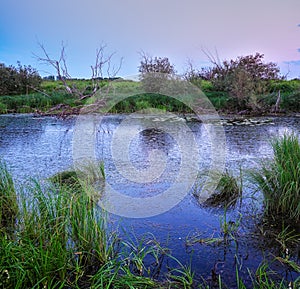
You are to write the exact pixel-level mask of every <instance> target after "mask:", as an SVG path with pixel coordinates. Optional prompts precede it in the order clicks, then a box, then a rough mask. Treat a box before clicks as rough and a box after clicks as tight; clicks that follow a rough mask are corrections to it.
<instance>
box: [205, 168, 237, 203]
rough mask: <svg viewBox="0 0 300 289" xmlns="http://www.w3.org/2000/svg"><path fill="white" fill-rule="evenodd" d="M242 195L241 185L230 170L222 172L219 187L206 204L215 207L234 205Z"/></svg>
mask: <svg viewBox="0 0 300 289" xmlns="http://www.w3.org/2000/svg"><path fill="white" fill-rule="evenodd" d="M240 197H241V186H239V184H238V181H237V178H235V177H234V176H233V175H232V174H231V173H230V172H229V171H228V170H226V171H225V172H223V173H222V175H221V177H220V181H219V183H218V185H217V188H216V190H215V192H214V194H212V196H210V197H209V198H208V199H207V200H206V202H205V203H206V205H209V206H213V207H225V208H229V207H233V206H234V205H235V204H236V202H237V200H238V199H239V198H240Z"/></svg>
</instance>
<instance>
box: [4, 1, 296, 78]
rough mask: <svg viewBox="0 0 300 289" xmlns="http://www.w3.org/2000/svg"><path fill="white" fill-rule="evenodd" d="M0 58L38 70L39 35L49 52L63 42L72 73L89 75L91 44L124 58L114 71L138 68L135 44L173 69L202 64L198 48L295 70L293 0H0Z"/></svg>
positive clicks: (44, 71) (44, 70)
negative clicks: (261, 59) (165, 60)
mask: <svg viewBox="0 0 300 289" xmlns="http://www.w3.org/2000/svg"><path fill="white" fill-rule="evenodd" d="M0 13H1V17H0V63H5V64H6V65H16V64H17V61H21V63H22V64H24V65H31V66H33V67H35V68H37V69H38V71H39V73H40V74H41V75H42V76H46V75H56V74H55V71H54V70H53V69H51V67H48V66H46V65H44V64H41V63H40V62H39V61H38V60H37V58H36V56H35V55H38V56H42V55H43V54H42V51H41V49H40V47H39V45H38V44H39V43H41V44H43V45H44V47H45V49H46V50H47V52H48V53H49V54H50V56H51V57H53V58H58V57H59V54H60V49H61V44H62V42H63V43H64V45H65V47H66V55H67V64H68V68H69V73H70V75H71V76H72V77H78V78H89V77H91V69H90V66H91V65H92V64H93V63H94V62H95V53H96V49H97V48H98V47H100V46H101V45H103V44H105V45H106V48H105V52H106V53H107V54H108V55H109V54H111V53H113V52H114V53H115V54H114V58H113V63H114V64H115V66H117V65H118V64H119V61H120V59H121V58H123V63H122V67H121V70H120V71H119V76H122V77H127V76H131V75H136V74H137V73H138V66H139V63H140V55H139V52H141V51H144V52H145V53H147V54H149V55H151V56H158V57H168V58H169V60H170V62H171V63H172V64H174V65H175V68H176V70H177V73H178V74H181V73H183V72H184V71H185V69H186V68H187V62H188V61H192V62H193V64H194V66H195V67H198V68H200V67H205V66H209V61H208V59H207V56H206V55H205V54H204V53H203V49H204V50H206V51H210V52H212V53H214V52H215V51H217V52H218V55H219V58H220V59H221V60H225V59H227V60H228V59H235V58H236V57H238V56H245V55H249V54H254V53H256V52H259V53H263V54H264V55H265V61H266V62H269V61H272V62H276V63H277V64H278V65H279V66H280V68H281V73H282V74H283V75H286V74H287V76H288V78H295V77H298V78H300V1H299V0H285V1H283V0H251V1H249V0H247V1H246V0H185V1H183V0H106V1H104V0H85V1H82V0H47V1H45V0H1V4H0Z"/></svg>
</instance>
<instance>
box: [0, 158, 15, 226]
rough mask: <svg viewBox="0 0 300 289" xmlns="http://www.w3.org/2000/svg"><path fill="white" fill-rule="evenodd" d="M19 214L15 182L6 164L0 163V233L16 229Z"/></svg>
mask: <svg viewBox="0 0 300 289" xmlns="http://www.w3.org/2000/svg"><path fill="white" fill-rule="evenodd" d="M17 213H18V204H17V196H16V191H15V186H14V182H13V179H12V176H11V174H10V173H9V171H8V169H7V167H6V165H5V163H4V162H2V161H0V231H1V230H11V229H13V228H14V225H15V222H16V216H17Z"/></svg>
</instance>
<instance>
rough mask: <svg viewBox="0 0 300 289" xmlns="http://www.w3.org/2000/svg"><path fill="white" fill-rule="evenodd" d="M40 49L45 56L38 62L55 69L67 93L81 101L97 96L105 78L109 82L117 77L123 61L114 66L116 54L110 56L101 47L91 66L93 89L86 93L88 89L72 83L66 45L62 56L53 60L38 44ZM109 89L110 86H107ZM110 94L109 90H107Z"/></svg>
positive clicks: (61, 53) (41, 45)
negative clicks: (113, 60)
mask: <svg viewBox="0 0 300 289" xmlns="http://www.w3.org/2000/svg"><path fill="white" fill-rule="evenodd" d="M38 44H39V47H40V48H41V50H42V52H43V56H38V55H36V57H37V59H38V61H40V62H41V63H44V64H46V65H49V66H51V67H53V68H54V69H55V72H56V74H57V76H58V78H59V80H60V81H62V83H63V85H64V87H65V89H66V91H67V92H68V93H70V94H73V95H74V96H76V97H77V98H78V99H79V100H83V99H86V98H89V97H92V96H93V95H95V94H96V93H97V92H99V90H100V89H101V81H103V79H104V77H106V79H107V80H108V81H109V80H110V79H112V78H114V77H116V76H117V74H118V72H119V71H120V69H121V66H122V62H123V59H122V58H121V59H120V61H119V65H118V66H117V67H115V66H113V65H112V58H113V56H114V54H115V53H111V54H109V55H106V54H105V48H106V46H105V45H102V46H100V47H99V48H98V49H97V50H96V58H95V64H94V65H91V72H92V73H91V74H92V75H91V80H92V88H91V89H90V91H91V92H90V93H86V90H87V87H85V88H84V89H79V88H78V87H77V86H76V84H75V82H74V81H72V77H71V75H70V74H69V72H68V66H67V62H66V51H65V50H66V49H65V45H64V43H62V47H61V51H60V56H59V58H58V59H54V58H51V57H50V55H49V53H48V52H47V50H46V48H45V47H44V45H43V44H41V43H38ZM107 89H109V86H107ZM107 92H108V90H107Z"/></svg>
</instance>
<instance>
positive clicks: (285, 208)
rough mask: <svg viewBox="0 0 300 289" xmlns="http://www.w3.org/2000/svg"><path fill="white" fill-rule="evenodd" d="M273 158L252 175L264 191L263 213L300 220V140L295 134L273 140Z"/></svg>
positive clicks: (259, 187)
mask: <svg viewBox="0 0 300 289" xmlns="http://www.w3.org/2000/svg"><path fill="white" fill-rule="evenodd" d="M272 148H273V152H274V158H273V160H271V161H270V162H269V163H263V164H262V166H261V169H260V170H259V171H255V172H252V174H251V176H252V179H253V180H254V182H255V184H256V185H257V187H258V189H259V190H260V191H262V193H263V195H264V205H265V213H266V215H267V216H269V217H272V218H276V219H277V218H278V217H282V218H284V219H287V220H290V221H296V222H298V221H299V220H300V143H299V140H298V138H297V136H296V135H294V134H292V135H287V134H286V135H284V136H283V137H281V138H277V139H274V140H273V141H272Z"/></svg>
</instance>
